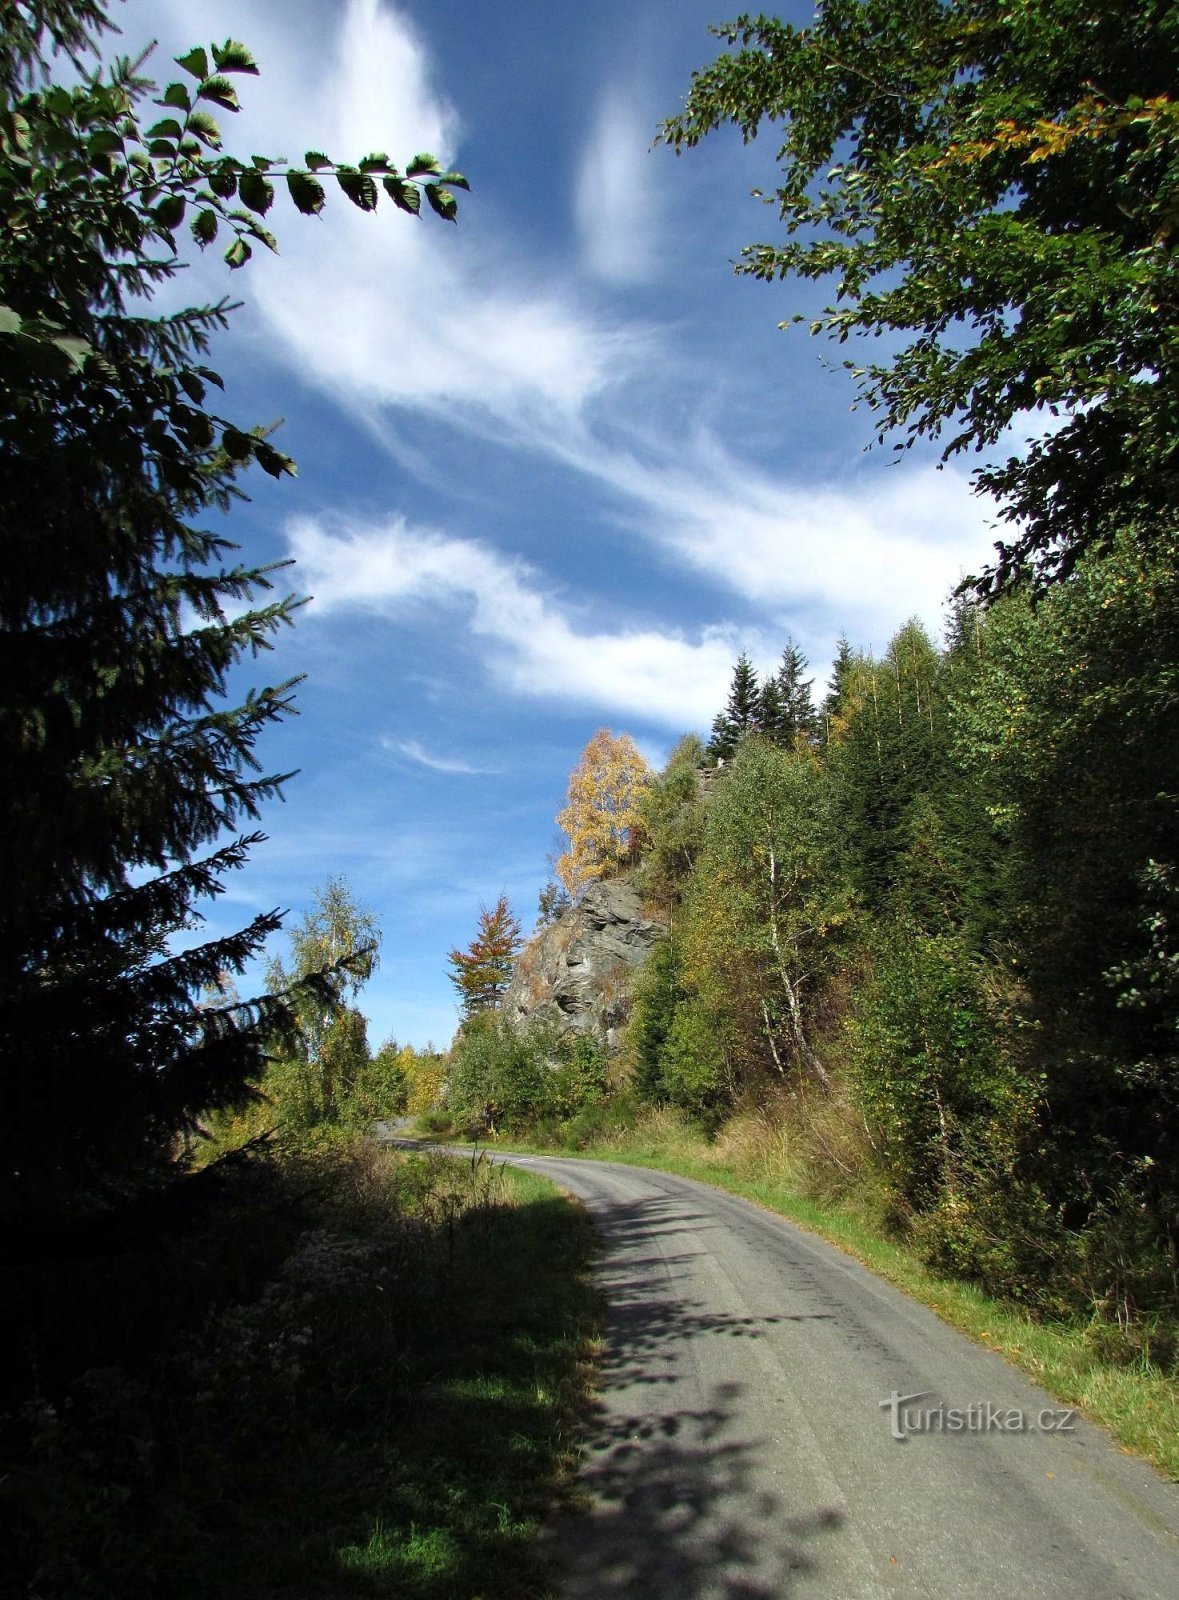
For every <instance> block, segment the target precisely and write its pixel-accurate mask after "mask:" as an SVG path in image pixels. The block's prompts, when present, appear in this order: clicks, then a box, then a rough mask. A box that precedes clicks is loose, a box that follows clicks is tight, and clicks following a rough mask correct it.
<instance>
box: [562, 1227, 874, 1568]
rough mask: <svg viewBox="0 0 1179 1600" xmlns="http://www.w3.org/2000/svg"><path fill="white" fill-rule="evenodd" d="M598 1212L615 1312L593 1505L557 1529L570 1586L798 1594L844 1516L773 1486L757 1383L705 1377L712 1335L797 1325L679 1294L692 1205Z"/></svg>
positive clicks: (588, 1471) (599, 1407) (594, 1458)
mask: <svg viewBox="0 0 1179 1600" xmlns="http://www.w3.org/2000/svg"><path fill="white" fill-rule="evenodd" d="M593 1215H594V1220H595V1222H596V1223H597V1224H598V1227H599V1231H600V1234H601V1237H602V1241H603V1244H604V1246H605V1251H604V1258H603V1261H602V1264H601V1267H600V1271H599V1279H600V1283H601V1287H602V1289H603V1291H604V1293H605V1294H606V1296H607V1299H608V1301H609V1305H610V1313H609V1319H608V1332H607V1344H606V1350H605V1353H604V1356H603V1360H602V1365H601V1386H602V1394H601V1398H600V1399H599V1401H598V1402H597V1403H596V1404H595V1405H594V1407H593V1409H592V1411H591V1413H590V1414H589V1416H587V1417H586V1419H585V1422H584V1426H583V1433H582V1470H581V1474H580V1479H579V1487H580V1489H581V1491H582V1505H581V1508H580V1509H579V1510H577V1511H574V1512H570V1513H568V1514H567V1515H565V1516H564V1517H562V1518H561V1519H559V1521H558V1522H556V1523H555V1524H554V1525H553V1526H552V1527H551V1528H550V1529H549V1530H548V1534H547V1545H548V1550H549V1554H550V1556H551V1559H552V1561H553V1564H554V1566H555V1568H556V1571H557V1575H558V1583H559V1590H560V1593H561V1594H562V1596H563V1597H564V1600H582V1597H585V1600H591V1597H592V1600H607V1597H609V1596H613V1595H621V1594H623V1593H626V1594H628V1595H630V1594H634V1595H637V1596H639V1597H641V1600H662V1597H664V1596H666V1597H668V1600H672V1597H674V1600H689V1597H693V1600H694V1597H701V1600H703V1597H705V1596H707V1597H710V1600H711V1597H716V1600H771V1597H777V1596H782V1595H788V1594H790V1593H791V1592H792V1591H793V1590H794V1589H795V1588H796V1585H797V1580H798V1579H799V1577H800V1576H802V1575H803V1574H805V1573H807V1572H812V1571H814V1570H815V1569H816V1568H817V1567H820V1566H821V1565H822V1563H823V1547H824V1545H825V1544H826V1543H827V1536H829V1535H830V1534H832V1533H834V1532H837V1531H838V1529H839V1528H840V1527H841V1526H842V1525H843V1521H844V1518H843V1513H842V1511H841V1510H840V1509H839V1508H838V1507H835V1506H828V1505H822V1504H809V1505H804V1504H801V1503H794V1504H792V1503H788V1502H787V1500H786V1498H785V1497H784V1495H783V1494H782V1493H780V1492H779V1491H778V1490H777V1489H776V1488H774V1487H773V1486H772V1485H773V1470H772V1468H773V1462H772V1460H771V1456H772V1450H773V1446H772V1442H771V1440H770V1439H769V1438H767V1437H765V1436H764V1433H765V1426H764V1424H766V1423H767V1422H768V1419H766V1418H764V1417H760V1416H758V1413H757V1409H756V1399H755V1396H754V1393H753V1386H752V1384H751V1383H750V1382H748V1381H740V1382H738V1381H711V1382H710V1381H708V1379H707V1377H706V1371H707V1368H708V1367H709V1365H711V1364H713V1363H712V1362H711V1361H710V1353H711V1347H712V1342H713V1341H715V1340H718V1339H719V1340H725V1341H730V1340H756V1339H759V1338H761V1337H763V1336H764V1332H765V1330H766V1328H767V1327H768V1326H770V1325H771V1324H773V1323H776V1322H779V1321H781V1320H786V1319H784V1318H779V1317H776V1316H768V1317H760V1316H728V1315H725V1314H723V1313H717V1312H715V1311H711V1310H708V1309H706V1308H704V1307H703V1306H701V1305H700V1303H699V1302H698V1301H696V1300H694V1299H693V1298H692V1296H691V1293H690V1289H688V1285H687V1284H686V1283H685V1289H686V1291H687V1292H686V1293H685V1294H684V1295H682V1296H681V1294H680V1293H679V1291H678V1289H677V1279H678V1278H679V1277H680V1276H681V1275H683V1277H684V1278H685V1280H686V1278H687V1269H688V1263H689V1262H690V1261H691V1260H692V1253H691V1252H685V1253H683V1254H677V1253H675V1250H676V1239H677V1235H689V1234H692V1235H695V1234H696V1232H697V1229H696V1226H695V1224H696V1221H697V1219H695V1218H694V1217H693V1216H692V1215H691V1213H690V1212H688V1211H685V1209H684V1207H683V1204H682V1202H678V1201H671V1200H663V1199H654V1200H644V1201H639V1202H631V1203H627V1204H613V1205H612V1204H602V1203H600V1202H595V1203H594V1206H593ZM704 1220H705V1219H703V1218H701V1219H699V1221H700V1222H701V1223H703V1222H704ZM668 1244H671V1246H672V1248H671V1250H668V1249H667V1248H665V1246H666V1245H668ZM665 1269H666V1270H665ZM669 1279H670V1281H669ZM669 1288H670V1290H671V1293H668V1290H669ZM825 1316H826V1314H825V1313H822V1312H817V1313H816V1317H817V1318H822V1317H825ZM789 1320H792V1321H793V1320H798V1319H797V1318H796V1317H791V1318H789ZM751 1415H752V1416H754V1417H755V1418H757V1421H756V1422H755V1424H754V1426H753V1428H752V1429H751V1428H750V1423H749V1418H750V1416H751ZM751 1432H752V1433H753V1434H755V1435H762V1436H761V1437H751Z"/></svg>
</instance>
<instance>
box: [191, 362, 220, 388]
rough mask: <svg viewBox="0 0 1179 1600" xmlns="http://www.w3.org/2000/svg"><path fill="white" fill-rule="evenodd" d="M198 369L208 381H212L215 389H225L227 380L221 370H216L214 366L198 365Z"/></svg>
mask: <svg viewBox="0 0 1179 1600" xmlns="http://www.w3.org/2000/svg"><path fill="white" fill-rule="evenodd" d="M196 370H197V372H198V373H199V374H200V376H201V377H202V378H203V379H204V380H205V382H206V383H211V384H212V385H213V387H214V388H215V389H224V387H225V380H224V379H223V378H222V376H221V374H220V373H219V372H214V371H213V369H212V367H198V368H197V369H196Z"/></svg>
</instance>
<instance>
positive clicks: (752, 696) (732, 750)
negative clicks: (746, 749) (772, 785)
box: [708, 650, 759, 765]
mask: <svg viewBox="0 0 1179 1600" xmlns="http://www.w3.org/2000/svg"><path fill="white" fill-rule="evenodd" d="M758 701H759V693H758V686H757V673H756V672H755V671H754V670H753V663H752V662H751V661H750V659H749V657H748V656H747V655H746V654H745V652H744V650H742V652H741V654H740V655H739V656H738V658H737V665H736V666H735V667H734V668H733V682H732V685H731V687H730V689H729V699H728V703H727V704H726V706H725V709H724V710H723V711H721V712H719V713H718V714H717V716H716V718H715V719H714V721H713V724H712V737H711V738H710V739H709V741H708V755H709V758H710V759H711V761H712V762H713V764H714V765H715V764H716V763H717V762H718V761H728V760H730V759H731V758H732V757H733V756H734V755H735V754H736V751H737V746H738V745H739V744H740V743H741V740H742V739H743V738H744V737H745V735H746V734H747V733H752V732H753V731H754V729H755V728H756V727H757V726H758Z"/></svg>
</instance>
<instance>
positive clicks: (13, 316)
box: [0, 306, 23, 333]
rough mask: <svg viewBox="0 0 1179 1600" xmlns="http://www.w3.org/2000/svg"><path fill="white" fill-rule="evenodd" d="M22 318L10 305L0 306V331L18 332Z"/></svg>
mask: <svg viewBox="0 0 1179 1600" xmlns="http://www.w3.org/2000/svg"><path fill="white" fill-rule="evenodd" d="M22 320H23V319H22V318H21V316H20V313H19V312H17V311H14V310H13V309H12V307H11V306H0V333H19V332H20V330H21V324H22Z"/></svg>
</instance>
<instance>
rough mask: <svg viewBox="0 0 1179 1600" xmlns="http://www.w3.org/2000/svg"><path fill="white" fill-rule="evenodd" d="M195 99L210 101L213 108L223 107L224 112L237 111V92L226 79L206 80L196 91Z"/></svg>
mask: <svg viewBox="0 0 1179 1600" xmlns="http://www.w3.org/2000/svg"><path fill="white" fill-rule="evenodd" d="M197 98H198V99H200V100H211V101H212V102H213V104H214V105H215V106H224V108H225V110H226V111H237V110H239V109H240V107H239V105H238V98H237V90H236V89H235V88H234V87H233V84H232V83H230V81H229V79H228V78H217V77H213V78H206V79H205V80H204V82H203V83H202V84H201V86H200V88H199V89H198V90H197Z"/></svg>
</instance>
